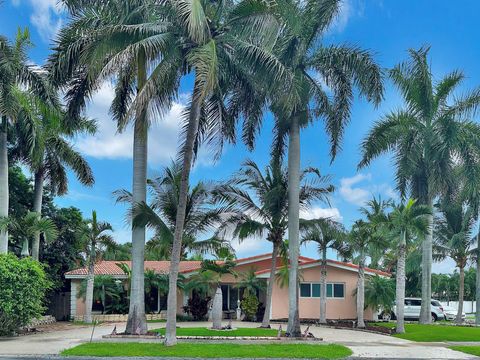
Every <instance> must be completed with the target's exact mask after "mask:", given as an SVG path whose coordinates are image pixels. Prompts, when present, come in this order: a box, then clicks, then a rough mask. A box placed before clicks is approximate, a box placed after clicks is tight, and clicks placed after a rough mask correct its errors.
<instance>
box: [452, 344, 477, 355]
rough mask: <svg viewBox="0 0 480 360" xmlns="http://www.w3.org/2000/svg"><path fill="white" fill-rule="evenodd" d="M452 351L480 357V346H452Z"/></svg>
mask: <svg viewBox="0 0 480 360" xmlns="http://www.w3.org/2000/svg"><path fill="white" fill-rule="evenodd" d="M450 349H452V350H456V351H461V352H463V353H465V354H470V355H475V356H480V346H450Z"/></svg>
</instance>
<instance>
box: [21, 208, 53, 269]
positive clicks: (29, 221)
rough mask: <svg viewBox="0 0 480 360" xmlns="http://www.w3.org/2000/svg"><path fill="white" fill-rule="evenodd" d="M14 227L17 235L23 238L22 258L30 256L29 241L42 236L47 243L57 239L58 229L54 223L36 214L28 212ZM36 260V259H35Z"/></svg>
mask: <svg viewBox="0 0 480 360" xmlns="http://www.w3.org/2000/svg"><path fill="white" fill-rule="evenodd" d="M14 226H15V227H16V229H17V234H20V236H21V237H22V238H23V242H22V252H21V255H22V256H29V255H30V251H29V249H30V246H29V244H30V241H32V242H35V237H36V235H37V234H38V236H42V237H43V239H44V240H45V241H46V242H47V243H49V242H52V241H54V240H56V239H57V236H58V229H57V227H56V226H55V223H54V222H53V221H52V220H51V219H48V218H43V217H40V216H39V214H37V213H36V212H28V213H27V215H25V217H24V218H23V219H21V220H20V221H17V222H16V223H15V224H14ZM34 260H37V261H38V259H35V258H34Z"/></svg>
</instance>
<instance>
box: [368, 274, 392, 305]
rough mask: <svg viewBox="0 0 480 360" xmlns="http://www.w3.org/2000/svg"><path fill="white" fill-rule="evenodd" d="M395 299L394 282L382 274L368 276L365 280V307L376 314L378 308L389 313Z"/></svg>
mask: <svg viewBox="0 0 480 360" xmlns="http://www.w3.org/2000/svg"><path fill="white" fill-rule="evenodd" d="M394 299H395V282H394V281H393V279H390V278H385V277H382V276H378V275H375V276H370V277H369V278H368V280H367V281H366V282H365V307H366V308H368V307H369V308H371V309H372V310H373V312H374V314H376V313H377V312H378V311H379V310H380V309H382V310H383V312H387V313H389V312H390V311H391V309H392V304H393V300H394Z"/></svg>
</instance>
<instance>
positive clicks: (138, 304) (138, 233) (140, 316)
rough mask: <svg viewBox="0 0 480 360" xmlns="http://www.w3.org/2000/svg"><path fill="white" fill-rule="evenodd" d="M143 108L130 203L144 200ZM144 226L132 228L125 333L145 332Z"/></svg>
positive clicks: (141, 61)
mask: <svg viewBox="0 0 480 360" xmlns="http://www.w3.org/2000/svg"><path fill="white" fill-rule="evenodd" d="M137 66H138V70H137V71H138V74H137V78H138V80H137V81H138V91H139V90H141V89H142V87H143V86H144V85H145V82H146V80H147V75H146V61H145V53H144V52H143V51H140V52H139V54H138V59H137ZM145 117H146V113H145V111H143V112H141V113H139V114H137V119H136V121H135V126H134V131H133V191H132V198H133V203H132V206H133V205H135V204H138V203H142V202H146V200H147V151H148V128H147V124H146V119H145ZM144 262H145V227H144V226H139V227H135V228H132V275H131V277H132V279H131V285H130V286H131V288H130V307H129V310H128V320H127V327H126V329H125V332H126V333H127V334H146V332H147V319H146V317H145V279H144V278H145V276H144V275H145V270H144Z"/></svg>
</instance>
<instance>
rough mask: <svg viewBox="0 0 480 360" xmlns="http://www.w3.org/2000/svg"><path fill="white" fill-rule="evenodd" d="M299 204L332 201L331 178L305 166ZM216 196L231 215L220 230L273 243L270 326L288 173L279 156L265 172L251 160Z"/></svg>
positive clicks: (265, 318)
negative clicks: (330, 199)
mask: <svg viewBox="0 0 480 360" xmlns="http://www.w3.org/2000/svg"><path fill="white" fill-rule="evenodd" d="M300 181H301V188H300V204H301V206H302V208H303V209H305V210H307V209H308V206H309V205H311V204H312V202H313V201H316V200H319V201H322V202H326V203H327V204H328V203H329V201H328V200H329V199H328V196H329V194H331V193H332V192H333V191H334V187H333V186H332V185H330V184H329V181H330V177H328V176H322V175H321V174H320V171H319V170H318V169H316V168H306V169H304V170H303V172H302V174H301V176H300ZM215 197H216V199H217V200H218V201H219V202H220V203H221V204H227V208H229V209H230V211H231V215H230V216H229V217H228V219H227V220H226V221H225V222H224V223H223V226H222V227H221V228H220V233H222V232H223V231H228V230H229V229H231V228H232V227H233V232H232V235H233V237H234V238H237V239H239V240H240V241H244V240H245V239H247V238H249V237H252V236H253V237H258V238H263V237H265V238H266V240H267V241H269V242H271V243H272V247H273V250H272V262H271V268H270V278H269V280H268V286H267V294H266V303H265V313H264V315H263V320H262V327H266V328H268V327H270V308H271V303H272V290H273V285H274V282H275V273H276V270H277V258H278V256H279V251H280V247H281V245H282V244H283V237H284V235H285V232H286V231H287V228H288V174H287V170H286V168H284V167H282V166H281V164H280V163H279V162H278V159H275V158H274V159H272V162H271V163H270V165H269V166H268V167H267V168H266V169H265V172H264V173H262V171H261V170H260V168H259V166H258V165H257V164H256V163H255V162H254V161H251V160H247V161H245V162H244V163H243V164H242V168H241V169H240V171H238V172H237V173H235V175H234V176H233V177H232V179H231V180H229V181H227V182H226V183H224V184H221V185H219V186H218V187H217V188H216V189H215Z"/></svg>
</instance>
